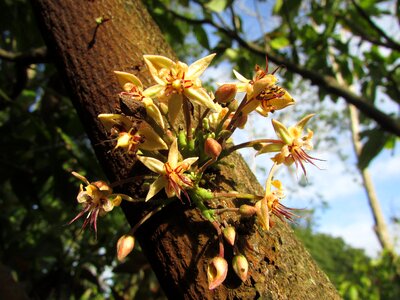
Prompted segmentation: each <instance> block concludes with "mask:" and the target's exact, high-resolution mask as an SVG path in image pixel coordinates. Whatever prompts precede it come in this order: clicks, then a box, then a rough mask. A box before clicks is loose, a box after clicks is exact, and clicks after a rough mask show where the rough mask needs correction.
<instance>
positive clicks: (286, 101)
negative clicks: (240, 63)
mask: <svg viewBox="0 0 400 300" xmlns="http://www.w3.org/2000/svg"><path fill="white" fill-rule="evenodd" d="M255 71H256V74H255V75H254V77H253V79H252V80H250V79H247V78H245V77H244V76H243V75H241V74H239V73H238V72H236V71H235V70H233V73H234V74H235V77H236V78H237V79H238V80H239V81H240V83H237V84H236V86H237V88H238V92H245V93H246V94H247V97H246V98H247V99H246V101H247V103H246V105H245V106H244V107H243V111H242V112H243V114H249V113H250V112H252V111H254V110H256V111H257V112H258V113H259V114H261V115H263V116H267V115H268V113H270V112H274V111H276V110H280V109H283V108H285V107H287V106H289V105H293V104H294V103H295V101H294V99H293V98H292V96H291V95H290V94H289V93H288V91H286V90H285V89H283V88H281V87H279V86H278V85H276V83H277V82H278V78H277V77H276V76H275V75H274V74H267V73H266V72H265V71H264V70H262V69H261V68H260V67H259V66H257V65H256V68H255Z"/></svg>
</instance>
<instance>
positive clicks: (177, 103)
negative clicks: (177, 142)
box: [168, 94, 183, 124]
mask: <svg viewBox="0 0 400 300" xmlns="http://www.w3.org/2000/svg"><path fill="white" fill-rule="evenodd" d="M182 103H183V99H182V95H181V94H172V95H171V97H170V98H169V100H168V117H169V121H170V123H171V124H174V123H175V121H176V118H177V117H178V114H179V113H180V112H181V110H182Z"/></svg>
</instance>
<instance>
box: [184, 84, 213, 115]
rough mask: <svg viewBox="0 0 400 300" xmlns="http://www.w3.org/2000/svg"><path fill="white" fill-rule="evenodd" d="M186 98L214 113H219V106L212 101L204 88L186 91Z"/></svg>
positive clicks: (192, 88) (193, 88)
mask: <svg viewBox="0 0 400 300" xmlns="http://www.w3.org/2000/svg"><path fill="white" fill-rule="evenodd" d="M184 93H185V96H186V97H188V98H189V100H190V101H192V102H194V103H196V104H198V105H201V106H205V107H207V108H210V109H212V110H213V111H217V106H216V105H215V103H214V101H213V100H212V99H211V97H210V95H209V94H208V93H207V92H206V90H204V89H203V88H196V87H191V88H187V89H185V91H184Z"/></svg>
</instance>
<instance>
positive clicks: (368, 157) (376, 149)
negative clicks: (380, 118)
mask: <svg viewBox="0 0 400 300" xmlns="http://www.w3.org/2000/svg"><path fill="white" fill-rule="evenodd" d="M362 138H363V139H364V138H367V141H366V142H365V143H364V145H363V148H362V150H361V154H360V157H359V158H358V166H359V168H360V169H365V168H367V167H368V165H369V164H370V162H371V161H372V160H373V159H374V158H375V157H376V156H377V155H378V154H379V153H380V152H381V151H382V149H383V148H384V147H385V145H386V143H387V142H388V141H389V140H390V139H391V135H390V134H388V133H385V132H383V131H382V130H381V129H378V128H375V129H372V130H368V131H365V132H363V133H362Z"/></svg>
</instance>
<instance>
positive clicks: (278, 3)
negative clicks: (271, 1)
mask: <svg viewBox="0 0 400 300" xmlns="http://www.w3.org/2000/svg"><path fill="white" fill-rule="evenodd" d="M282 5H283V0H276V2H275V5H274V8H273V9H272V13H273V14H274V15H276V14H279V12H280V11H281V9H282Z"/></svg>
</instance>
